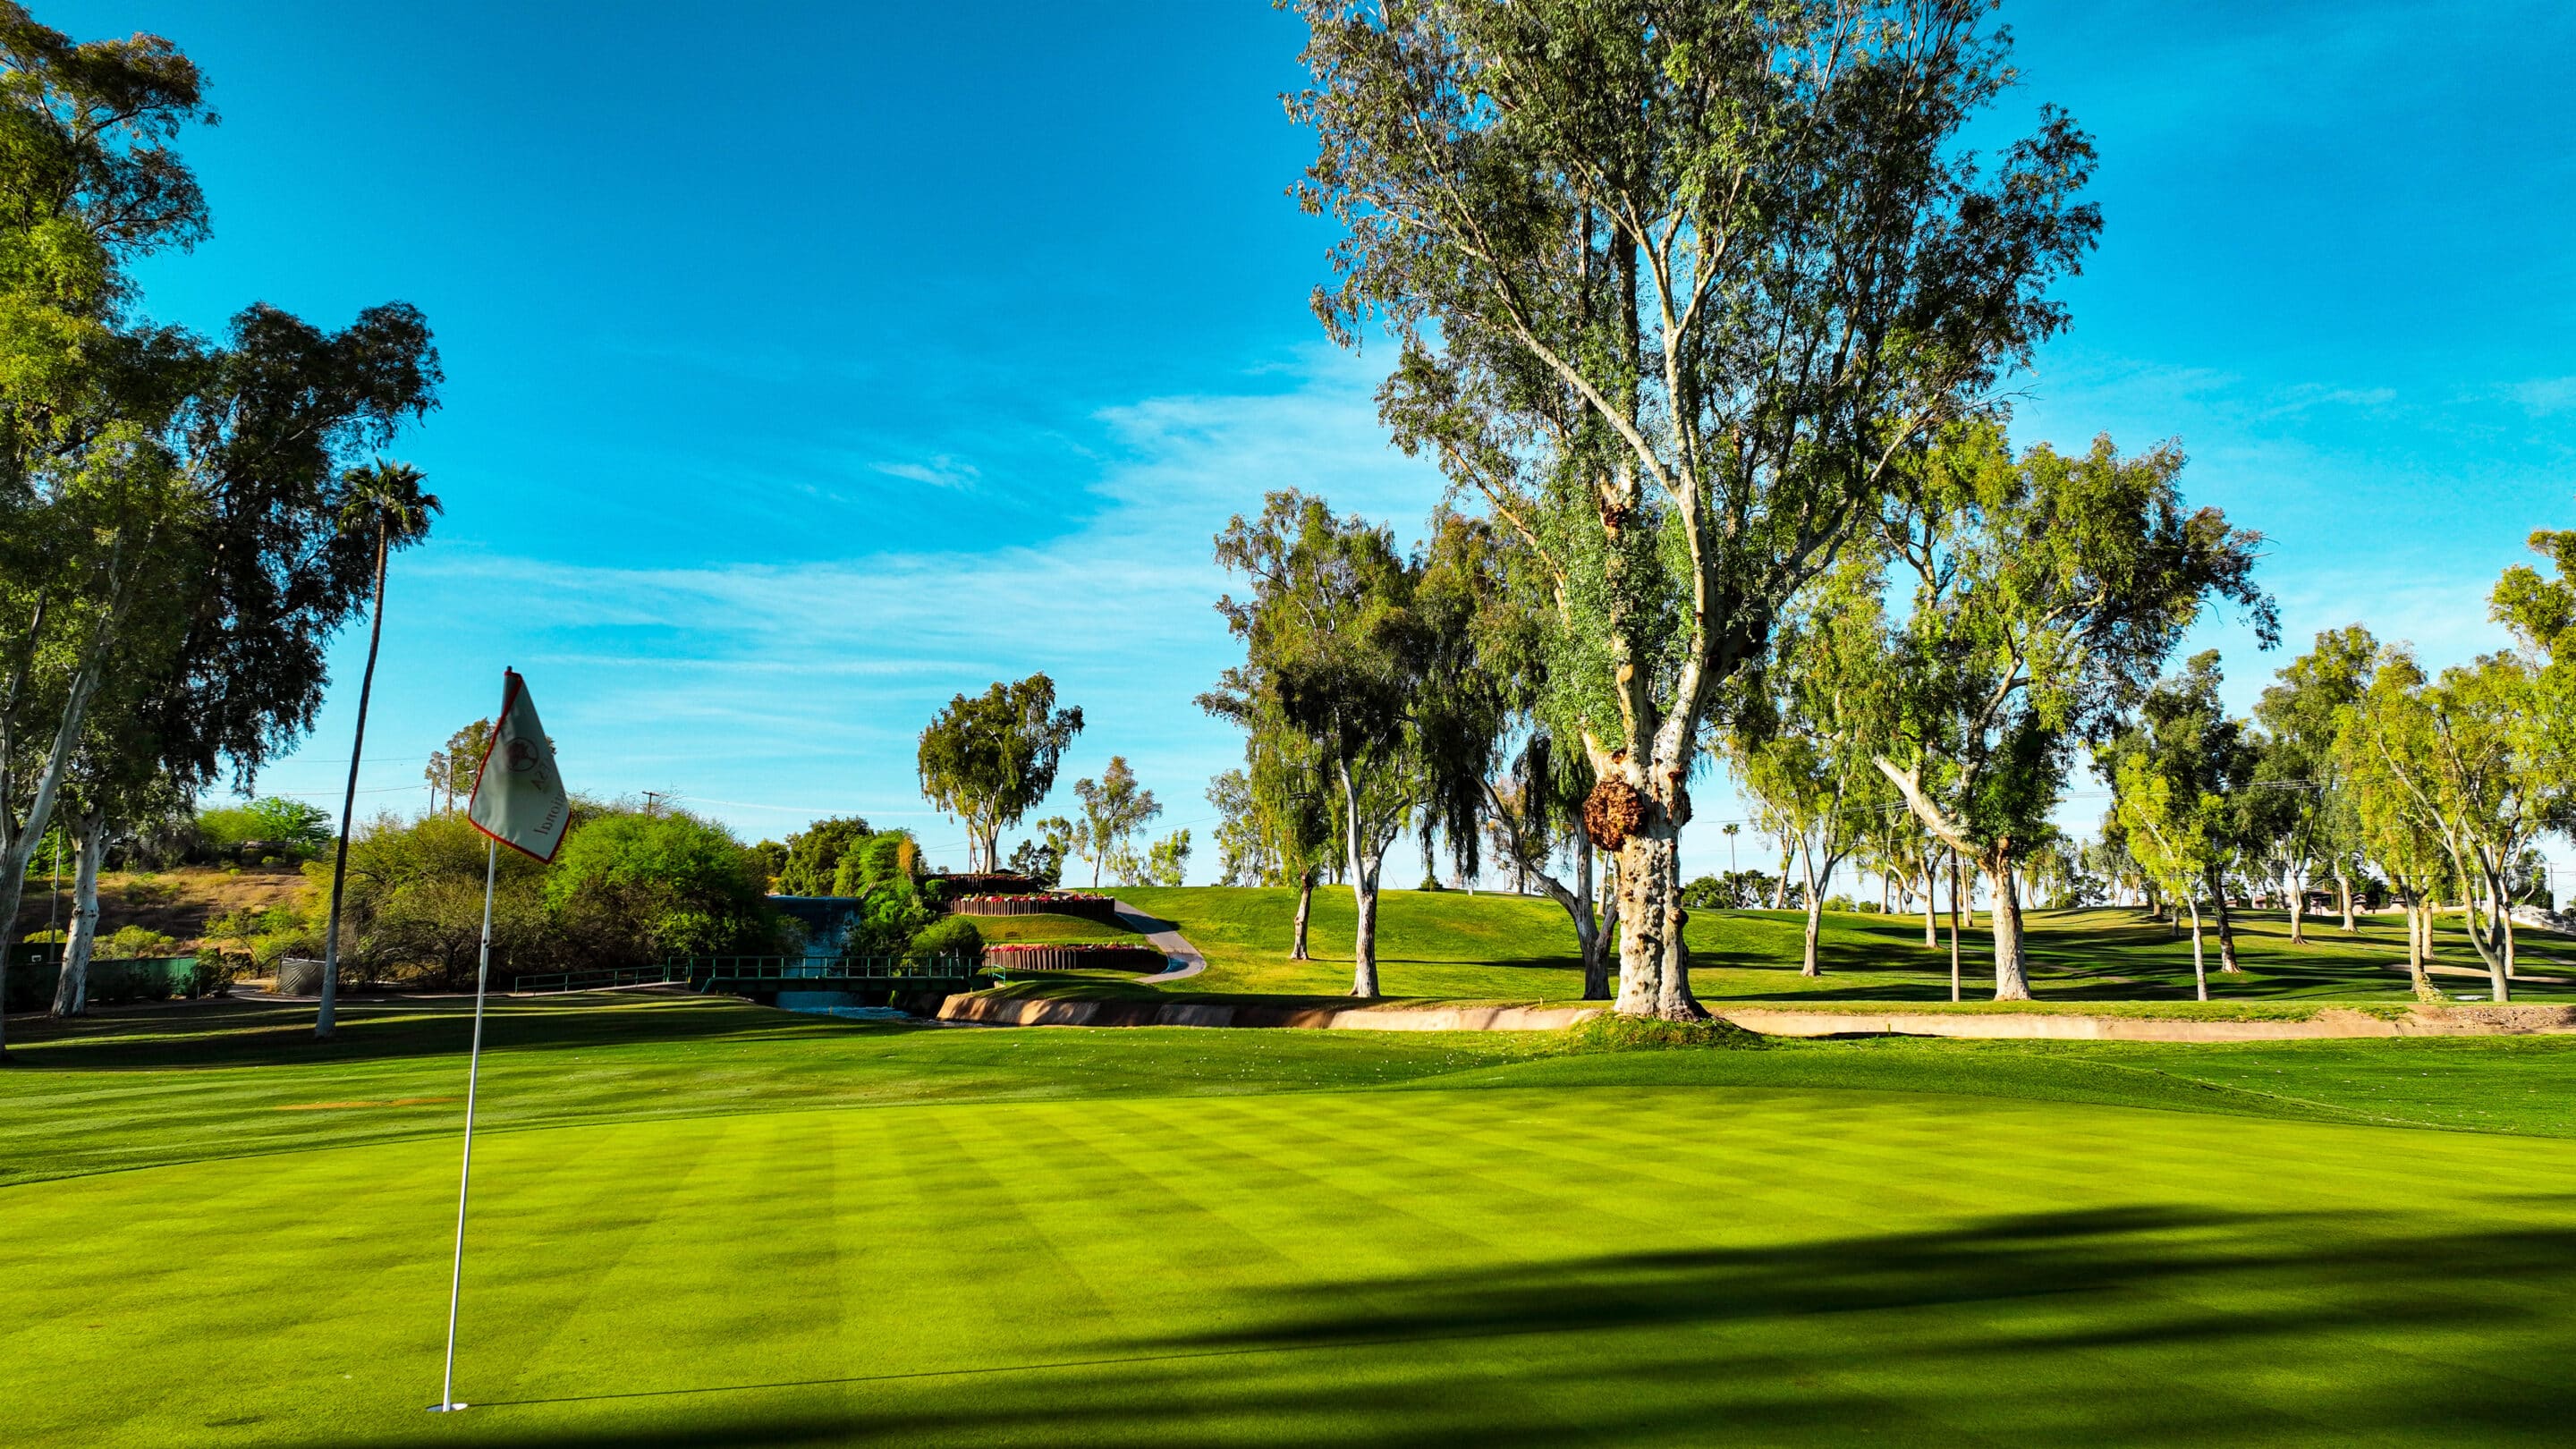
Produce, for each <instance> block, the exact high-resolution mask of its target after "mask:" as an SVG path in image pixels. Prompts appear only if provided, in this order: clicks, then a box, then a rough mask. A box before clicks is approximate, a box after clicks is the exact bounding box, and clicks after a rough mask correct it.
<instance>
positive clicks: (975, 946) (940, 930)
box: [903, 916, 984, 961]
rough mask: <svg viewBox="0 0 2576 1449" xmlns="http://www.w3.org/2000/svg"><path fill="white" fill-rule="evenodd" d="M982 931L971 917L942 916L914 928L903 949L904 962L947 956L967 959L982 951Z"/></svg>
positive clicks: (978, 954)
mask: <svg viewBox="0 0 2576 1449" xmlns="http://www.w3.org/2000/svg"><path fill="white" fill-rule="evenodd" d="M983 950H984V933H983V932H982V931H981V930H980V929H978V928H977V927H976V925H975V920H974V918H973V917H972V916H942V917H940V918H939V919H938V920H935V921H933V922H931V923H930V924H929V925H927V926H924V927H922V928H921V929H920V930H918V931H915V932H914V933H913V935H912V940H911V941H910V943H908V944H907V945H905V947H904V948H903V955H904V959H905V960H907V961H931V960H937V959H940V958H943V957H949V956H962V957H965V958H967V959H969V960H972V959H975V958H976V957H978V956H980V955H982V954H983Z"/></svg>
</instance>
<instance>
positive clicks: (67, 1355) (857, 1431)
mask: <svg viewBox="0 0 2576 1449" xmlns="http://www.w3.org/2000/svg"><path fill="white" fill-rule="evenodd" d="M1659 1059H1662V1060H1669V1054H1643V1055H1639V1056H1637V1057H1633V1058H1619V1059H1614V1060H1607V1061H1601V1060H1596V1061H1594V1062H1592V1063H1590V1064H1589V1065H1588V1066H1587V1080H1590V1081H1593V1082H1596V1083H1605V1082H1606V1083H1607V1084H1597V1085H1589V1086H1572V1085H1566V1084H1564V1083H1563V1082H1561V1081H1559V1082H1554V1083H1551V1084H1549V1085H1544V1086H1541V1085H1530V1086H1520V1087H1515V1086H1511V1085H1508V1084H1507V1083H1508V1079H1509V1076H1510V1074H1512V1073H1514V1072H1522V1071H1526V1072H1529V1073H1531V1081H1532V1082H1533V1083H1541V1082H1546V1081H1547V1080H1548V1077H1547V1073H1548V1071H1549V1070H1551V1069H1553V1070H1556V1071H1557V1072H1558V1073H1559V1074H1560V1076H1561V1075H1562V1073H1563V1071H1564V1064H1561V1063H1549V1062H1537V1063H1531V1064H1528V1065H1526V1066H1508V1065H1507V1066H1497V1067H1492V1068H1487V1069H1485V1070H1483V1071H1480V1072H1479V1073H1478V1076H1479V1077H1481V1078H1483V1079H1484V1082H1485V1085H1483V1086H1481V1087H1477V1088H1461V1087H1456V1086H1437V1085H1422V1086H1416V1087H1411V1088H1403V1089H1391V1090H1376V1091H1352V1092H1301V1093H1280V1094H1269V1095H1262V1094H1247V1095H1232V1096H1205V1097H1196V1098H1171V1099H1156V1098H1140V1097H1134V1096H1126V1097H1119V1098H1111V1099H1104V1100H1067V1101H1038V1102H1001V1103H949V1104H932V1105H913V1106H871V1107H849V1108H841V1109H835V1110H820V1111H793V1112H781V1111H765V1112H751V1113H745V1114H742V1115H734V1116H719V1117H698V1118H687V1119H666V1120H643V1121H629V1122H618V1123H609V1124H601V1125H583V1126H571V1127H556V1128H543V1129H536V1130H522V1131H516V1132H506V1133H497V1134H495V1135H493V1136H491V1137H489V1138H488V1139H485V1140H484V1141H482V1142H481V1143H480V1144H479V1145H478V1149H477V1174H476V1176H477V1198H476V1208H475V1216H474V1223H473V1228H472V1232H471V1237H470V1247H469V1252H470V1257H469V1259H468V1264H467V1274H466V1299H465V1311H464V1321H463V1343H464V1348H463V1351H462V1353H461V1356H460V1364H459V1382H458V1391H459V1394H460V1396H461V1397H463V1398H466V1399H468V1400H470V1401H473V1402H474V1403H475V1404H476V1405H477V1407H476V1408H475V1409H473V1410H472V1411H470V1412H469V1413H468V1414H466V1415H463V1416H461V1417H458V1418H453V1419H450V1418H443V1417H438V1416H432V1415H429V1414H426V1413H424V1412H422V1409H421V1406H422V1405H424V1404H426V1403H428V1402H430V1401H431V1400H432V1399H433V1398H434V1397H435V1395H436V1391H437V1386H438V1366H439V1365H438V1349H439V1341H440V1330H441V1319H442V1314H443V1311H444V1306H445V1293H446V1286H447V1278H446V1257H445V1242H446V1237H445V1235H446V1231H447V1226H448V1222H449V1218H450V1215H451V1214H452V1212H453V1210H454V1188H455V1182H454V1171H455V1162H454V1156H453V1144H452V1141H437V1140H431V1139H421V1140H412V1141H397V1142H386V1143H375V1144H369V1145H360V1146H350V1147H339V1148H332V1149H328V1150H319V1151H309V1152H289V1153H280V1154H275V1155H267V1156H256V1157H243V1158H235V1159H231V1160H222V1161H207V1162H187V1163H180V1164H176V1165H172V1166H165V1167H156V1168H149V1169H144V1170H137V1171H129V1172H115V1173H106V1174H100V1175H94V1176H87V1177H76V1178H66V1179H61V1180H56V1181H45V1182H32V1183H27V1184H24V1185H21V1186H17V1187H13V1188H9V1189H7V1190H6V1191H5V1193H0V1203H5V1205H6V1206H7V1209H8V1211H9V1218H10V1222H11V1230H10V1232H9V1234H8V1236H7V1239H6V1242H5V1246H0V1300H5V1303H6V1311H5V1313H0V1401H5V1402H6V1403H7V1405H8V1409H7V1414H8V1423H9V1436H10V1439H11V1442H13V1443H16V1444H148V1445H168V1444H192V1443H211V1444H230V1443H242V1444H250V1443H260V1444H268V1443H324V1442H329V1443H347V1442H353V1441H359V1440H369V1441H387V1442H413V1441H420V1442H448V1441H454V1442H467V1443H489V1444H511V1445H601V1446H605V1445H612V1444H614V1445H681V1444H693V1445H731V1444H744V1445H748V1444H777V1443H796V1444H801V1443H907V1444H909V1443H946V1442H971V1443H999V1442H1015V1443H1039V1444H1053V1443H1066V1442H1110V1443H1140V1444H1170V1445H1200V1444H1226V1443H1281V1444H1308V1443H1316V1442H1325V1441H1337V1440H1338V1441H1359V1440H1365V1441H1371V1442H1406V1443H1431V1442H1455V1441H1461V1440H1464V1441H1473V1442H1476V1443H1479V1444H1482V1445H1488V1446H1510V1445H1521V1444H1560V1443H1568V1442H1577V1441H1585V1442H1666V1443H1694V1444H1696V1443H1709V1442H1720V1441H1723V1442H1729V1443H1817V1444H1826V1443H1831V1444H1847V1443H1854V1442H1864V1441H1890V1442H1900V1443H1943V1442H1994V1441H2010V1442H2019V1443H2033V1444H2062V1443H2078V1442H2080V1443H2085V1444H2167V1443H2174V1442H2178V1441H2189V1440H2200V1441H2206V1442H2223V1443H2228V1444H2271V1443H2338V1444H2342V1443H2376V1442H2391V1443H2393V1442H2411V1443H2446V1444H2449V1443H2464V1442H2498V1443H2511V1442H2529V1443H2539V1442H2560V1441H2561V1440H2562V1439H2563V1435H2564V1432H2565V1426H2566V1418H2565V1412H2566V1409H2565V1406H2566V1402H2567V1392H2568V1388H2569V1374H2570V1370H2569V1369H2568V1364H2569V1362H2570V1361H2571V1350H2576V1294H2571V1289H2576V1143H2571V1142H2566V1141H2560V1140H2544V1139H2535V1138H2527V1137H2526V1138H2517V1137H2505V1136H2492V1135H2478V1134H2469V1133H2449V1132H2434V1131H2424V1130H2417V1129H2403V1128H2385V1127H2365V1126H2347V1125H2338V1124H2331V1123H2318V1122H2300V1121H2286V1120H2264V1119H2257V1118H2239V1117H2227V1116H2217V1115H2206V1114H2192V1113H2182V1112H2166V1111H2155V1110H2144V1109H2138V1108H2129V1107H2116V1106H2100V1105H2083V1104H2072V1103H2063V1102H2030V1101H2011V1100H1997V1099H1981V1098H1973V1097H1961V1096H1945V1095H1933V1094H1923V1093H1907V1092H1884V1091H1868V1090H1788V1089H1773V1088H1760V1087H1743V1086H1646V1085H1618V1084H1616V1080H1615V1079H1616V1077H1617V1076H1618V1073H1619V1070H1620V1068H1619V1065H1618V1064H1619V1063H1620V1062H1625V1061H1635V1062H1637V1063H1638V1064H1639V1067H1638V1071H1639V1072H1640V1074H1641V1080H1651V1076H1650V1075H1648V1073H1649V1071H1650V1069H1657V1068H1656V1067H1655V1064H1656V1063H1657V1061H1658V1060H1659ZM1660 1070H1665V1071H1667V1072H1669V1068H1668V1067H1667V1068H1660ZM1498 1079H1499V1080H1498Z"/></svg>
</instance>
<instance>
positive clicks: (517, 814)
mask: <svg viewBox="0 0 2576 1449" xmlns="http://www.w3.org/2000/svg"><path fill="white" fill-rule="evenodd" d="M465 818H466V819H468V820H471V821H473V822H474V828H475V829H477V830H480V831H482V832H483V833H484V834H486V835H488V836H490V837H492V838H493V839H494V840H497V841H499V842H501V843H502V844H503V845H506V846H508V847H510V848H511V849H512V850H515V851H518V852H519V853H520V854H522V855H531V856H534V857H536V858H537V859H539V860H552V859H554V858H555V850H556V849H557V848H558V847H560V846H561V845H562V844H563V837H564V827H565V826H566V825H567V824H569V823H570V822H571V819H572V810H571V802H570V801H569V800H567V799H566V798H565V796H564V783H563V775H562V774H561V773H560V772H559V771H557V770H556V769H555V747H554V742H553V741H551V740H549V739H547V738H546V730H545V726H543V725H541V724H539V723H537V706H536V704H535V702H533V701H532V700H530V699H529V698H528V682H527V681H526V680H524V679H521V678H520V677H519V674H518V671H517V670H514V669H504V670H502V671H501V718H500V723H498V724H496V725H494V726H493V727H492V739H491V742H490V743H488V744H486V745H485V746H484V747H483V763H482V766H481V767H480V768H478V769H477V770H476V771H475V772H474V797H473V799H472V800H471V801H470V802H469V803H468V804H467V805H466V807H465Z"/></svg>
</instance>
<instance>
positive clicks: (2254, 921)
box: [1119, 886, 2576, 1004]
mask: <svg viewBox="0 0 2576 1449" xmlns="http://www.w3.org/2000/svg"><path fill="white" fill-rule="evenodd" d="M1119 895H1120V897H1121V898H1122V899H1124V900H1127V901H1129V902H1131V903H1133V904H1135V905H1136V906H1138V907H1140V908H1142V909H1145V910H1150V911H1154V912H1156V913H1157V914H1159V915H1161V916H1163V917H1165V918H1167V919H1169V920H1171V921H1172V922H1173V923H1174V924H1175V925H1176V926H1178V928H1179V929H1180V930H1181V931H1182V933H1183V934H1185V935H1187V936H1188V937H1189V939H1190V941H1191V943H1192V944H1194V945H1196V946H1198V947H1199V949H1200V950H1202V951H1203V952H1205V953H1206V954H1207V958H1208V971H1207V973H1206V975H1204V976H1202V977H1199V978H1196V979H1193V980H1189V981H1183V982H1176V983H1173V984H1172V986H1171V988H1170V989H1172V990H1173V991H1177V992H1258V993H1266V994H1309V995H1336V994H1339V993H1342V992H1346V991H1348V990H1349V989H1350V970H1351V967H1350V960H1351V931H1352V911H1351V899H1350V892H1349V891H1347V890H1319V891H1317V892H1316V894H1315V914H1314V921H1313V926H1312V930H1311V933H1310V940H1309V945H1310V947H1311V949H1312V952H1313V954H1314V956H1315V958H1316V959H1314V960H1313V961H1310V962H1292V961H1289V960H1288V959H1287V953H1288V943H1289V939H1290V923H1291V920H1292V918H1293V915H1294V912H1295V908H1296V893H1295V892H1294V891H1290V890H1285V889H1252V890H1238V889H1230V888H1225V887H1216V886H1205V887H1184V888H1178V889H1154V888H1143V889H1122V890H1121V891H1120V892H1119ZM2238 918H2239V929H2238V951H2239V955H2240V957H2241V959H2242V962H2243V964H2244V966H2245V968H2246V969H2245V972H2244V974H2243V975H2241V976H2234V977H2230V976H2226V975H2223V974H2220V973H2219V972H2218V969H2217V968H2218V950H2217V942H2216V937H2215V934H2214V932H2213V933H2212V935H2211V938H2210V941H2209V947H2208V949H2209V964H2210V971H2211V978H2210V980H2211V985H2210V992H2211V995H2212V996H2213V997H2214V998H2219V999H2224V1000H2234V1001H2240V1002H2241V1001H2268V1002H2283V1003H2292V1002H2313V1001H2324V1000H2339V1001H2340V1000H2359V1001H2370V1000H2377V1001H2392V1002H2396V1001H2407V1000H2411V999H2412V994H2411V991H2410V988H2409V986H2408V984H2407V978H2406V973H2405V969H2404V968H2405V963H2406V948H2405V938H2404V936H2403V935H2402V934H2401V933H2400V928H2399V926H2398V924H2397V921H2396V918H2394V917H2389V918H2365V919H2364V921H2363V923H2362V925H2361V929H2360V930H2359V932H2357V933H2356V934H2355V935H2353V936H2346V935H2344V933H2343V932H2342V930H2341V928H2340V927H2339V926H2337V925H2335V924H2333V923H2331V922H2323V921H2314V920H2312V921H2310V922H2309V923H2308V927H2307V933H2308V935H2309V937H2310V939H2309V941H2308V943H2307V944H2305V945H2295V946H2294V945H2292V944H2290V941H2289V939H2288V937H2289V927H2288V921H2287V919H2286V918H2285V917H2284V916H2283V915H2282V914H2281V913H2280V912H2277V911H2273V912H2239V913H2238ZM2029 919H2030V957H2031V975H2032V990H2033V993H2034V994H2035V995H2036V996H2038V997H2039V998H2041V999H2042V1000H2044V1001H2060V1002H2115V1001H2189V1000H2190V999H2191V996H2192V982H2191V940H2190V937H2189V935H2188V933H2186V934H2183V935H2180V936H2176V935H2175V934H2174V933H2173V932H2172V930H2171V929H2170V928H2169V927H2167V926H2164V925H2159V924H2156V923H2154V922H2150V921H2147V920H2146V919H2145V918H2144V917H2142V916H2141V915H2140V914H2139V913H2138V912H2136V911H2131V910H2110V909H2105V910H2088V911H2035V912H2032V913H2031V915H2030V918H2029ZM1946 929H1947V928H1946V924H1945V926H1944V930H1945V932H1946ZM1378 930H1379V935H1378V942H1379V946H1378V954H1379V963H1380V964H1379V972H1380V976H1381V979H1382V982H1383V985H1384V987H1385V990H1386V991H1387V993H1388V994H1389V995H1391V996H1407V997H1441V998H1458V999H1475V1000H1498V1001H1571V1000H1574V999H1575V998H1576V997H1578V996H1579V995H1580V994H1581V990H1582V973H1581V969H1580V963H1579V962H1578V961H1577V960H1576V958H1575V955H1574V932H1573V927H1572V925H1571V923H1570V922H1568V921H1567V919H1566V916H1565V913H1564V912H1563V911H1561V910H1559V909H1558V908H1557V907H1556V906H1555V905H1553V904H1552V903H1550V902H1548V901H1545V900H1541V899H1536V898H1531V897H1517V896H1496V895H1476V896H1469V895H1465V894H1463V893H1458V892H1448V891H1440V892H1421V891H1388V892H1386V894H1385V896H1384V898H1383V905H1382V907H1381V909H1380V912H1379V928H1378ZM1803 930H1804V918H1803V917H1802V916H1801V915H1800V914H1799V913H1797V912H1795V911H1702V912H1699V913H1697V914H1695V915H1694V916H1693V917H1692V918H1691V922H1690V926H1689V928H1688V938H1689V941H1690V947H1691V954H1692V973H1691V979H1692V982H1693V984H1694V986H1695V987H1696V988H1697V989H1698V991H1699V993H1700V994H1701V995H1702V996H1703V997H1705V998H1708V999H1710V1000H1728V1001H1748V1002H1779V1003H1811V1004H1812V1003H1825V1002H1837V1001H1873V1002H1875V1001H1914V1002H1926V1003H1930V1002H1939V1001H1946V1000H1947V999H1948V997H1949V991H1950V986H1949V980H1950V976H1949V972H1950V964H1949V952H1948V948H1947V945H1946V937H1945V944H1944V945H1943V946H1942V947H1941V948H1940V949H1938V950H1926V949H1925V948H1924V945H1923V925H1922V918H1921V917H1919V916H1914V917H1907V916H1896V917H1890V916H1882V915H1873V914H1858V913H1829V914H1828V915H1827V916H1826V918H1825V927H1824V932H1823V936H1822V940H1821V944H1820V949H1819V959H1820V964H1821V965H1822V967H1823V972H1824V974H1823V975H1822V976H1820V977H1816V978H1812V979H1811V978H1807V977H1802V976H1800V975H1799V974H1798V960H1799V941H1800V936H1801V933H1802V931H1803ZM2520 939H2521V943H2522V949H2521V958H2520V964H2521V969H2522V972H2523V974H2524V975H2526V976H2531V977H2536V978H2557V979H2554V980H2552V979H2536V980H2530V981H2525V982H2522V983H2520V984H2519V985H2518V988H2517V991H2516V996H2517V999H2528V1000H2534V1001H2566V1000H2576V942H2571V941H2569V940H2568V939H2567V938H2564V937H2555V936H2544V935H2541V934H2539V933H2537V932H2524V933H2522V935H2521V938H2520ZM1992 953H1993V943H1992V939H1991V938H1990V937H1989V936H1988V934H1987V933H1986V932H1985V931H1984V930H1982V929H1970V930H1967V931H1965V932H1963V933H1962V934H1961V938H1960V956H1961V969H1962V975H1963V989H1964V993H1965V994H1966V995H1967V996H1969V997H1970V998H1975V997H1978V996H1987V995H1991V994H1992V992H1993V965H1992V962H1993V954H1992ZM2437 964H2438V965H2441V966H2444V967H2449V968H2459V970H2460V971H2461V972H2462V973H2463V974H2446V975H2443V976H2440V977H2438V978H2437V979H2438V980H2439V981H2440V982H2441V984H2442V985H2443V986H2444V987H2445V988H2446V989H2447V990H2449V991H2452V992H2454V993H2458V994H2468V993H2476V994H2478V995H2480V996H2483V994H2484V992H2485V990H2486V979H2485V975H2484V973H2483V971H2478V972H2475V973H2474V974H2467V968H2472V967H2475V966H2477V955H2476V953H2475V951H2474V950H2473V949H2472V948H2471V946H2470V945H2469V943H2468V940H2467V938H2466V937H2465V936H2464V935H2462V934H2461V929H2460V924H2459V918H2458V917H2456V916H2454V917H2449V918H2446V920H2445V921H2444V923H2443V926H2442V939H2441V944H2440V947H2439V955H2438V960H2437Z"/></svg>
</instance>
